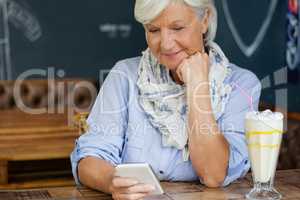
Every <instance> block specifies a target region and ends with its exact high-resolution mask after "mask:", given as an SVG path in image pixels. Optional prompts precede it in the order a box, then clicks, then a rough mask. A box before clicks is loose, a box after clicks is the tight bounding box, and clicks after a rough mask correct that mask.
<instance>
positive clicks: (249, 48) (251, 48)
mask: <svg viewBox="0 0 300 200" xmlns="http://www.w3.org/2000/svg"><path fill="white" fill-rule="evenodd" d="M277 2H278V0H271V1H270V5H269V7H268V10H267V11H266V13H267V14H266V17H265V19H264V20H263V22H262V25H261V27H260V29H259V30H258V32H257V35H256V36H255V38H254V40H253V42H252V43H251V44H250V45H247V44H245V42H244V40H243V39H242V37H241V35H240V34H239V32H238V29H237V27H236V25H235V23H234V20H233V18H232V17H231V14H230V10H229V7H228V1H227V0H222V7H223V11H224V15H225V18H226V21H227V24H228V26H229V29H230V31H231V33H232V35H233V38H234V40H235V42H236V43H237V45H238V47H239V48H240V49H241V51H242V52H243V53H244V54H245V55H246V56H247V57H251V56H252V55H253V53H254V52H255V51H256V49H257V48H258V47H259V46H260V44H261V43H262V41H263V39H264V37H265V35H266V32H267V30H268V28H269V26H270V23H271V20H272V17H273V14H274V12H275V8H276V6H277Z"/></svg>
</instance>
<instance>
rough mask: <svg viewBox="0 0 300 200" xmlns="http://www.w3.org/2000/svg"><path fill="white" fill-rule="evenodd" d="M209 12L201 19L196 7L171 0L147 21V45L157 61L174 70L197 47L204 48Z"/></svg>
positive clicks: (197, 49) (198, 48)
mask: <svg viewBox="0 0 300 200" xmlns="http://www.w3.org/2000/svg"><path fill="white" fill-rule="evenodd" d="M208 15H209V13H208V12H205V15H204V17H203V18H202V19H201V20H199V17H198V16H197V15H196V13H195V11H194V10H193V9H192V8H191V7H189V6H187V5H185V4H181V3H171V4H170V5H169V6H168V7H167V8H166V9H165V10H164V11H163V12H162V13H161V14H160V15H159V16H158V17H157V18H155V19H154V20H153V21H151V22H150V23H149V24H146V25H145V31H146V39H147V43H148V46H149V48H150V50H151V52H152V53H153V55H154V56H155V57H156V58H157V59H158V61H159V62H160V63H161V64H163V65H165V66H166V67H167V68H169V69H170V70H171V71H175V70H176V68H177V67H178V66H179V64H180V63H181V62H182V61H183V60H184V59H185V58H187V57H188V56H189V54H191V53H193V52H195V51H201V52H202V51H203V50H204V44H203V34H204V33H206V31H207V27H208Z"/></svg>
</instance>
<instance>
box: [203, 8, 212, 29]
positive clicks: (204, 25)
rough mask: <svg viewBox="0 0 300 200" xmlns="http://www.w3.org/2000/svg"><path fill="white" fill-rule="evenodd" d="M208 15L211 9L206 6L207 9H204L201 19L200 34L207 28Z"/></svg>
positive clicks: (209, 15)
mask: <svg viewBox="0 0 300 200" xmlns="http://www.w3.org/2000/svg"><path fill="white" fill-rule="evenodd" d="M210 17H211V10H210V9H209V8H207V9H205V11H204V16H203V17H202V20H201V32H202V34H205V33H206V32H207V30H208V25H209V19H210Z"/></svg>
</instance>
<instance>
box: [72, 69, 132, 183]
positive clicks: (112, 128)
mask: <svg viewBox="0 0 300 200" xmlns="http://www.w3.org/2000/svg"><path fill="white" fill-rule="evenodd" d="M121 67H122V64H120V63H119V64H118V63H117V64H116V65H115V67H114V68H113V69H112V70H111V71H110V73H109V74H108V76H107V78H106V79H105V81H104V83H103V85H102V87H101V89H100V92H99V94H98V96H97V98H96V101H95V104H94V105H93V108H92V110H91V112H90V114H89V117H88V119H87V124H88V127H89V128H88V131H87V132H86V133H85V134H83V135H82V136H81V137H79V138H78V139H77V140H76V142H75V148H74V150H73V152H72V153H71V155H70V159H71V164H72V173H73V176H74V179H75V182H76V184H78V185H79V184H80V180H79V178H78V174H77V166H78V162H79V161H80V160H81V159H83V158H85V157H87V156H93V157H97V158H100V159H103V160H105V161H107V162H109V163H111V164H112V165H114V166H115V165H117V164H119V163H120V162H121V153H122V149H123V143H124V135H125V131H126V129H127V120H128V119H127V103H128V90H129V88H128V87H129V84H128V82H129V81H128V80H129V79H128V76H127V74H126V73H125V72H123V71H122V70H121V69H122V68H121ZM123 67H124V65H123Z"/></svg>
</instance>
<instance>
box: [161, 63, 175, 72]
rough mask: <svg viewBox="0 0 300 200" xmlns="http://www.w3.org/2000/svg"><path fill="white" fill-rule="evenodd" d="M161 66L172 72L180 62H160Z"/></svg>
mask: <svg viewBox="0 0 300 200" xmlns="http://www.w3.org/2000/svg"><path fill="white" fill-rule="evenodd" d="M161 64H162V65H164V66H166V68H168V69H169V70H171V71H174V70H176V69H177V67H178V66H179V65H180V62H162V63H161Z"/></svg>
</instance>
